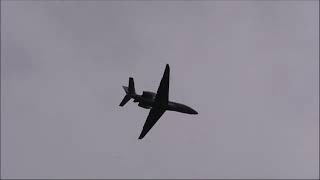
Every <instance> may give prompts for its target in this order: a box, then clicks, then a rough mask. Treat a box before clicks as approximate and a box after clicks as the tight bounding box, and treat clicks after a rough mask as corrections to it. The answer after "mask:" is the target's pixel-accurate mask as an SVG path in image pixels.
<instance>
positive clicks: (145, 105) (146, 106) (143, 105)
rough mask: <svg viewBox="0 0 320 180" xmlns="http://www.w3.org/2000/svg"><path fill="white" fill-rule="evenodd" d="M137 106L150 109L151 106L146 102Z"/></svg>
mask: <svg viewBox="0 0 320 180" xmlns="http://www.w3.org/2000/svg"><path fill="white" fill-rule="evenodd" d="M138 106H140V107H142V108H145V109H150V108H151V106H150V105H147V104H144V103H141V102H140V103H139V104H138Z"/></svg>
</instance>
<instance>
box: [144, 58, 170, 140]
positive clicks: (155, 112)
mask: <svg viewBox="0 0 320 180" xmlns="http://www.w3.org/2000/svg"><path fill="white" fill-rule="evenodd" d="M169 76H170V68H169V65H168V64H167V65H166V69H165V70H164V74H163V76H162V79H161V82H160V85H159V88H158V91H157V95H156V98H155V102H154V105H153V107H152V108H151V110H150V112H149V115H148V117H147V120H146V122H145V123H144V125H143V129H142V132H141V134H140V136H139V139H142V138H143V137H144V136H145V135H146V134H147V133H148V132H149V131H150V129H151V128H152V127H153V126H154V125H155V124H156V122H157V121H158V120H159V119H160V117H161V116H162V114H163V113H164V112H165V111H166V105H167V104H168V99H169Z"/></svg>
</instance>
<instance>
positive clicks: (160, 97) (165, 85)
mask: <svg viewBox="0 0 320 180" xmlns="http://www.w3.org/2000/svg"><path fill="white" fill-rule="evenodd" d="M169 77H170V67H169V64H167V65H166V69H165V70H164V73H163V76H162V79H161V82H160V85H159V87H158V91H157V95H156V98H155V103H156V104H161V105H167V104H168V101H169Z"/></svg>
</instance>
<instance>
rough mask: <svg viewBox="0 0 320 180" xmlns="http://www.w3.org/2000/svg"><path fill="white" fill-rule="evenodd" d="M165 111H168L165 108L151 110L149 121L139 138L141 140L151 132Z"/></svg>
mask: <svg viewBox="0 0 320 180" xmlns="http://www.w3.org/2000/svg"><path fill="white" fill-rule="evenodd" d="M165 111H166V110H165V109H163V108H158V107H153V108H151V110H150V112H149V115H148V117H147V120H146V122H145V123H144V125H143V129H142V132H141V134H140V136H139V139H142V138H143V137H144V136H145V135H146V134H147V133H148V132H149V131H150V129H151V128H152V127H153V126H154V125H155V124H156V122H157V121H158V120H159V119H160V117H161V116H162V114H163V113H164V112H165Z"/></svg>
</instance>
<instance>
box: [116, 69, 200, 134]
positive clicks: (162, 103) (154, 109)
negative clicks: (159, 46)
mask: <svg viewBox="0 0 320 180" xmlns="http://www.w3.org/2000/svg"><path fill="white" fill-rule="evenodd" d="M169 76H170V67H169V64H167V65H166V68H165V70H164V74H163V76H162V79H161V81H160V85H159V87H158V90H157V93H154V92H150V91H143V92H142V95H138V94H136V91H135V87H134V81H133V78H132V77H129V85H128V87H126V86H122V87H123V89H124V91H125V92H126V95H125V96H124V98H123V99H122V101H121V103H120V105H119V106H121V107H122V106H124V105H125V104H126V103H127V102H128V101H129V100H130V99H134V101H133V102H135V103H139V104H138V106H140V107H142V108H145V109H150V112H149V115H148V117H147V120H146V121H145V123H144V125H143V129H142V131H141V134H140V136H139V139H142V138H143V137H144V136H145V135H146V134H147V133H148V132H149V131H150V129H151V128H152V127H153V126H154V125H155V123H156V122H157V121H158V120H159V119H160V117H161V116H162V114H163V113H164V112H165V111H176V112H180V113H186V114H198V112H197V111H195V110H194V109H192V108H191V107H189V106H186V105H184V104H181V103H177V102H172V101H169Z"/></svg>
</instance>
